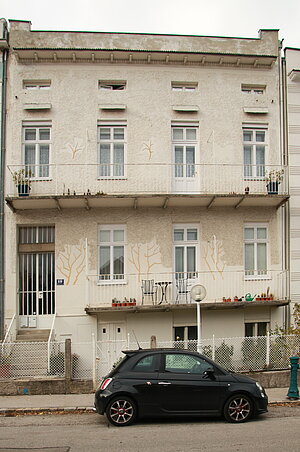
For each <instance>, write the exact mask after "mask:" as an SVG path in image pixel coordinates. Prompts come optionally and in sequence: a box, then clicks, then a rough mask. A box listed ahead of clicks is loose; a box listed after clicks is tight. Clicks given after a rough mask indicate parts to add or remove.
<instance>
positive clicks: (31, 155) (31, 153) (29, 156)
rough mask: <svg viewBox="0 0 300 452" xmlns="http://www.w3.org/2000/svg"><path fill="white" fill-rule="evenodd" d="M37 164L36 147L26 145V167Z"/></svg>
mask: <svg viewBox="0 0 300 452" xmlns="http://www.w3.org/2000/svg"><path fill="white" fill-rule="evenodd" d="M34 163H35V145H34V144H25V165H28V164H34Z"/></svg>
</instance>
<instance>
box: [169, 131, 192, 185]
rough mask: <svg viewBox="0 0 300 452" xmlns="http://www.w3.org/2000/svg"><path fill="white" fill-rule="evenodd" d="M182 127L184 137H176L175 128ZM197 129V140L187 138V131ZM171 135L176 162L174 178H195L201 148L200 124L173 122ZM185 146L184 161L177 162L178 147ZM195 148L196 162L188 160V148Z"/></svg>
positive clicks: (174, 160)
mask: <svg viewBox="0 0 300 452" xmlns="http://www.w3.org/2000/svg"><path fill="white" fill-rule="evenodd" d="M176 129H177V130H178V129H182V130H183V138H182V139H178V138H174V130H176ZM191 129H195V131H196V138H195V140H193V139H189V138H187V131H188V130H191ZM171 137H172V154H173V162H174V178H175V179H178V180H183V179H185V180H193V179H195V177H196V167H197V163H198V150H199V124H198V123H189V124H187V123H182V124H179V123H172V126H171ZM179 146H180V147H182V148H183V159H182V160H183V161H182V163H177V162H176V147H179ZM188 147H193V148H194V162H193V163H188V162H187V148H188Z"/></svg>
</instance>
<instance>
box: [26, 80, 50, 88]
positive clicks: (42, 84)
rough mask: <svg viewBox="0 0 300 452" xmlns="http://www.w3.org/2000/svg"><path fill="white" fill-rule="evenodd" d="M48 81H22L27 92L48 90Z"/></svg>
mask: <svg viewBox="0 0 300 452" xmlns="http://www.w3.org/2000/svg"><path fill="white" fill-rule="evenodd" d="M50 86H51V81H50V80H23V88H24V89H28V90H37V89H39V90H45V89H50Z"/></svg>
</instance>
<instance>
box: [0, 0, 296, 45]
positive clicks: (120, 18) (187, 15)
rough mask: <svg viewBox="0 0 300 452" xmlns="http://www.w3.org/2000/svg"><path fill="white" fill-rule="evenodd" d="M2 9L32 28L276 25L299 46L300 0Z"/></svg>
mask: <svg viewBox="0 0 300 452" xmlns="http://www.w3.org/2000/svg"><path fill="white" fill-rule="evenodd" d="M0 15H1V16H2V17H4V18H5V19H19V20H30V21H31V22H32V30H70V31H71V30H76V31H108V32H118V31H120V32H129V33H166V34H191V35H204V36H238V37H245V38H256V37H258V30H259V29H263V28H272V29H279V30H280V32H279V37H280V39H284V42H283V45H284V47H297V48H300V31H299V30H300V0H285V1H282V0H51V1H49V2H43V1H42V0H27V1H25V0H1V1H0ZM1 16H0V17H1Z"/></svg>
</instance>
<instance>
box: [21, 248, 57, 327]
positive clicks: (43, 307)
mask: <svg viewBox="0 0 300 452" xmlns="http://www.w3.org/2000/svg"><path fill="white" fill-rule="evenodd" d="M54 313H55V266H54V253H53V252H47V253H24V254H19V315H20V316H21V319H20V320H21V323H22V324H23V326H29V327H30V326H32V327H35V326H36V316H40V315H47V314H54Z"/></svg>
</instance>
